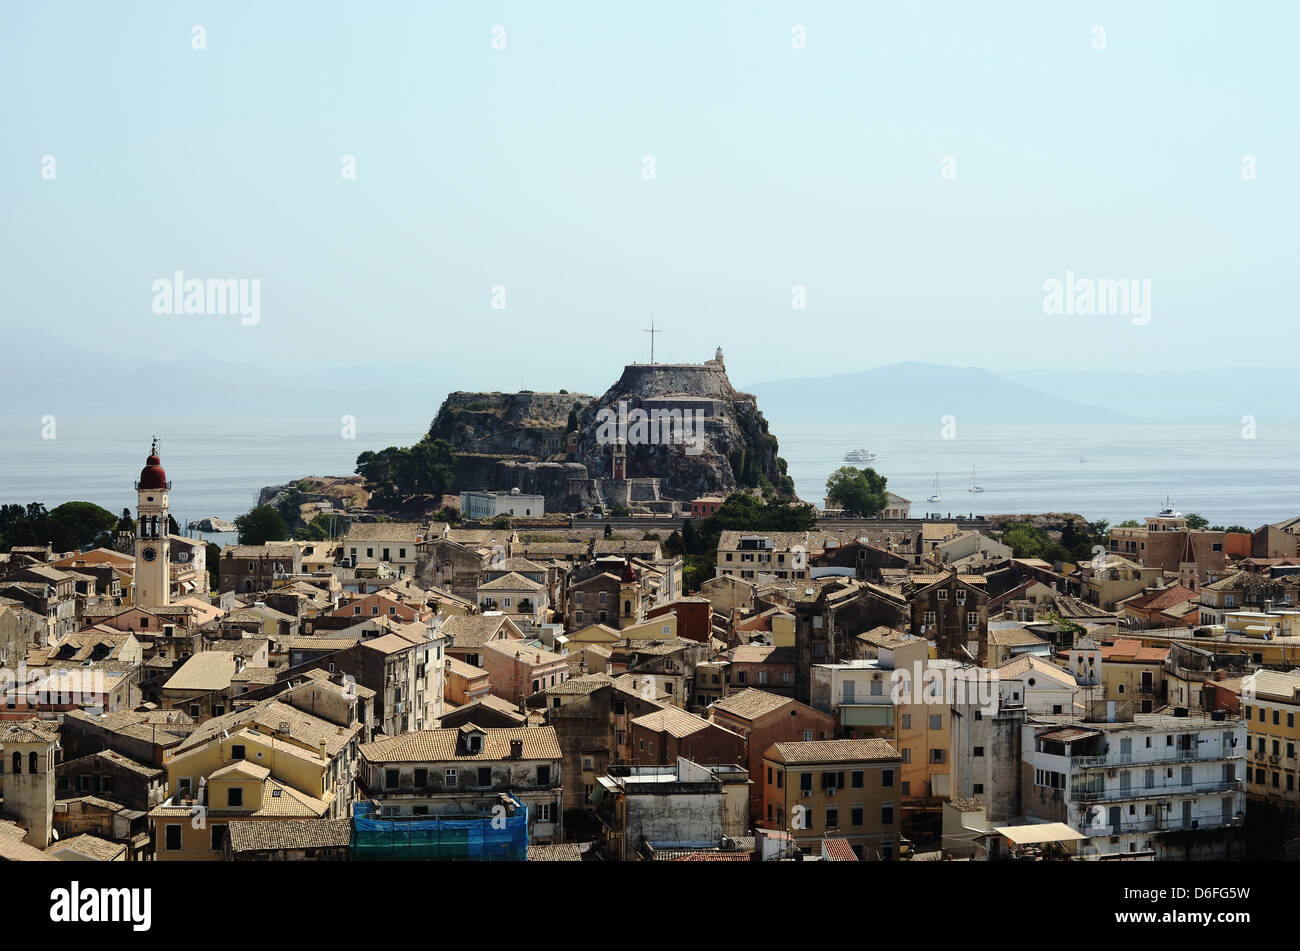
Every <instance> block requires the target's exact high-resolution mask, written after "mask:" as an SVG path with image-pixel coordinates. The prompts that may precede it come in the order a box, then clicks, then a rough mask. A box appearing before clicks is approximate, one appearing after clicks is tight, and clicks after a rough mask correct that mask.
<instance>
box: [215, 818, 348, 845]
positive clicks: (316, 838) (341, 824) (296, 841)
mask: <svg viewBox="0 0 1300 951" xmlns="http://www.w3.org/2000/svg"><path fill="white" fill-rule="evenodd" d="M227 829H228V831H229V832H230V850H231V851H232V852H270V851H275V850H279V849H327V848H341V847H346V846H347V845H349V844H350V843H351V842H352V820H351V819H285V820H280V819H263V820H254V821H246V820H240V819H235V820H232V821H231V822H230V824H229V825H228V827H227Z"/></svg>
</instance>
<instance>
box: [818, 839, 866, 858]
mask: <svg viewBox="0 0 1300 951" xmlns="http://www.w3.org/2000/svg"><path fill="white" fill-rule="evenodd" d="M822 856H823V857H824V858H825V860H826V861H827V862H856V861H857V860H858V857H857V855H855V854H854V853H853V846H851V845H849V840H848V839H822Z"/></svg>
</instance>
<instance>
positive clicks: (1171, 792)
mask: <svg viewBox="0 0 1300 951" xmlns="http://www.w3.org/2000/svg"><path fill="white" fill-rule="evenodd" d="M1240 791H1241V780H1240V779H1229V780H1220V781H1217V782H1216V781H1213V780H1203V781H1197V780H1193V781H1192V783H1191V784H1190V785H1183V784H1182V783H1162V784H1160V785H1157V786H1146V785H1140V786H1119V785H1115V786H1106V787H1103V788H1101V789H1074V790H1071V793H1070V795H1071V798H1073V799H1074V800H1075V801H1076V802H1106V801H1115V802H1126V801H1129V800H1133V799H1166V798H1168V797H1170V796H1201V795H1210V794H1213V793H1225V792H1240Z"/></svg>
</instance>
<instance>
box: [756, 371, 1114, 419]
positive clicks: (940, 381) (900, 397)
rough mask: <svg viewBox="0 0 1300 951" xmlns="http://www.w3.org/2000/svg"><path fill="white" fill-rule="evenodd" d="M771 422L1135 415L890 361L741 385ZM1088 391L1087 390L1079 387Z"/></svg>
mask: <svg viewBox="0 0 1300 951" xmlns="http://www.w3.org/2000/svg"><path fill="white" fill-rule="evenodd" d="M745 390H746V392H749V393H753V394H754V395H755V396H756V397H757V398H758V407H759V409H761V410H762V411H763V414H764V415H765V416H767V417H768V418H769V419H780V420H791V421H799V422H803V421H821V422H840V421H861V420H863V419H864V418H867V419H871V420H873V421H876V422H882V423H884V422H899V423H915V422H936V423H937V422H938V421H939V420H940V419H941V418H942V417H944V416H948V415H952V416H956V417H958V418H959V419H960V420H961V421H962V422H964V423H1014V422H1020V423H1051V422H1058V423H1109V422H1120V423H1122V422H1135V421H1136V417H1135V416H1132V415H1129V414H1126V413H1123V412H1120V411H1118V410H1115V409H1112V408H1107V407H1105V406H1102V405H1097V404H1090V403H1085V402H1079V401H1076V400H1073V399H1067V398H1063V397H1060V396H1053V395H1050V394H1049V393H1047V392H1045V391H1044V390H1043V389H1036V388H1034V387H1031V386H1027V385H1025V384H1024V383H1018V382H1015V381H1013V380H1010V379H1007V378H1006V377H1003V376H998V375H996V374H994V373H990V372H989V371H988V370H981V369H980V368H978V367H953V366H942V365H939V364H933V363H913V362H908V363H895V364H891V365H889V366H883V367H874V368H872V369H870V370H860V371H858V372H857V373H843V374H839V375H836V376H825V377H803V378H798V379H792V380H775V381H772V382H770V383H755V384H753V385H751V386H747V387H745ZM1081 391H1082V392H1088V388H1081Z"/></svg>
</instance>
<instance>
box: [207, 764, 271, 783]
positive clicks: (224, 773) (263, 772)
mask: <svg viewBox="0 0 1300 951" xmlns="http://www.w3.org/2000/svg"><path fill="white" fill-rule="evenodd" d="M270 775H271V771H270V770H269V769H267V768H266V767H265V766H259V765H258V764H257V763H250V762H248V761H246V760H236V761H235V762H233V763H230V764H228V765H226V766H223V767H221V769H219V770H216V771H215V772H214V773H212V775H210V776H209V777H208V780H209V781H211V780H214V779H227V778H231V779H244V778H247V779H266V777H268V776H270Z"/></svg>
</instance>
